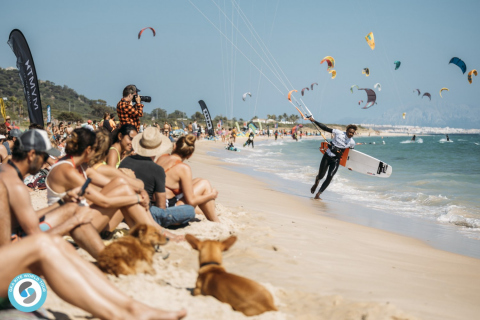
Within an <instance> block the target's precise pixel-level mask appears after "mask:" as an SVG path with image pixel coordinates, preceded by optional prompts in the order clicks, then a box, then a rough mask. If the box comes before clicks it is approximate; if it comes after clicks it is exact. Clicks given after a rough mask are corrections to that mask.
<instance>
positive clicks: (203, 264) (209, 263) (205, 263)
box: [200, 261, 220, 268]
mask: <svg viewBox="0 0 480 320" xmlns="http://www.w3.org/2000/svg"><path fill="white" fill-rule="evenodd" d="M211 264H214V265H216V266H219V265H220V263H218V262H215V261H211V262H204V263H202V264H201V265H200V268H202V267H205V266H208V265H211Z"/></svg>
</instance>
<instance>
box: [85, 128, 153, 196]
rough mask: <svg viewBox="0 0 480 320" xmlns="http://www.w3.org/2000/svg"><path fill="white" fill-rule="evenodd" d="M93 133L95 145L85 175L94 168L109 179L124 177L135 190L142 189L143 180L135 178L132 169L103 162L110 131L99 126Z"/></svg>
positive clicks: (109, 139) (109, 143) (107, 147)
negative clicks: (117, 167) (115, 166)
mask: <svg viewBox="0 0 480 320" xmlns="http://www.w3.org/2000/svg"><path fill="white" fill-rule="evenodd" d="M95 134H96V137H95V145H94V148H93V155H92V157H91V158H90V160H89V161H88V169H87V176H89V174H90V171H91V170H95V171H97V172H99V173H101V174H102V175H104V176H105V177H107V178H109V179H110V180H111V179H115V178H124V179H125V180H126V181H127V182H128V183H129V184H130V185H131V186H132V187H133V188H134V190H137V193H139V192H140V191H141V190H143V189H144V185H143V181H142V180H140V179H137V178H136V177H135V173H134V172H133V171H132V170H130V169H126V168H120V169H115V168H113V167H111V166H108V165H107V163H106V162H105V159H106V157H107V154H108V152H109V147H110V145H111V141H112V140H111V137H110V133H109V132H108V131H107V130H106V129H105V128H100V129H98V130H96V131H95ZM138 190H140V191H138Z"/></svg>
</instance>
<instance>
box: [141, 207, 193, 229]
mask: <svg viewBox="0 0 480 320" xmlns="http://www.w3.org/2000/svg"><path fill="white" fill-rule="evenodd" d="M150 214H151V215H152V217H153V219H154V220H155V221H156V222H157V223H158V224H159V225H161V226H162V227H169V226H178V225H184V224H187V223H188V222H189V221H190V220H192V219H193V218H195V209H194V208H193V207H192V206H190V205H188V204H184V205H181V206H175V207H171V208H167V209H162V208H159V207H156V206H150Z"/></svg>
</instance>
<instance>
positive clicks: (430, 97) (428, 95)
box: [422, 92, 432, 101]
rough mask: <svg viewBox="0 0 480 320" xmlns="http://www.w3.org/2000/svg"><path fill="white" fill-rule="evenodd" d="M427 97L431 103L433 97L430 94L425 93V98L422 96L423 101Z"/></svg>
mask: <svg viewBox="0 0 480 320" xmlns="http://www.w3.org/2000/svg"><path fill="white" fill-rule="evenodd" d="M425 96H427V97H428V98H429V99H430V101H432V96H431V95H430V93H428V92H425V93H424V94H423V96H422V99H423V97H425Z"/></svg>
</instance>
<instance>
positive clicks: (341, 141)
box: [327, 129, 355, 157]
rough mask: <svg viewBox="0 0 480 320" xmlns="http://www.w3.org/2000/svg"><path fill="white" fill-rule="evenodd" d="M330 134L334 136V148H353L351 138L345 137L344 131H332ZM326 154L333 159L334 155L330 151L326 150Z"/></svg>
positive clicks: (353, 141)
mask: <svg viewBox="0 0 480 320" xmlns="http://www.w3.org/2000/svg"><path fill="white" fill-rule="evenodd" d="M332 133H333V134H334V137H333V139H332V143H333V145H334V146H335V147H338V148H340V149H346V148H354V147H355V140H353V138H349V137H347V133H346V132H345V131H340V130H338V129H333V131H332ZM327 154H328V155H329V156H330V157H335V154H334V153H333V152H332V151H330V149H327Z"/></svg>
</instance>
